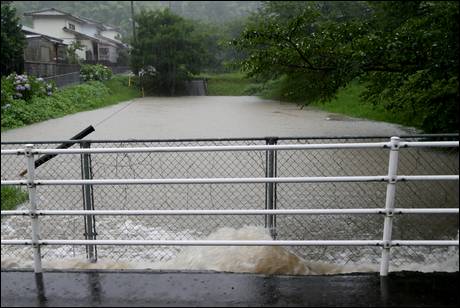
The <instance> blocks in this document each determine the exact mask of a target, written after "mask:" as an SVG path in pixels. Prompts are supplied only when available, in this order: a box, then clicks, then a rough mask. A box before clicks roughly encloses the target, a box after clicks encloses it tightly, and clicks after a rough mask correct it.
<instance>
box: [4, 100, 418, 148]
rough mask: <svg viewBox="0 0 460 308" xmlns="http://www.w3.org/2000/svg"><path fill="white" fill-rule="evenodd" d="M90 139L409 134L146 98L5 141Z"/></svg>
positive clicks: (265, 108) (288, 110)
mask: <svg viewBox="0 0 460 308" xmlns="http://www.w3.org/2000/svg"><path fill="white" fill-rule="evenodd" d="M89 125H93V126H94V127H95V129H96V131H95V132H94V133H92V134H91V135H90V136H89V137H88V138H87V139H129V138H135V139H156V138H204V137H210V138H212V137H216V138H222V137H264V136H344V135H350V136H351V135H360V136H363V135H371V136H372V135H375V136H377V135H400V134H408V133H410V131H409V130H408V129H405V128H402V127H400V126H398V125H394V124H388V123H384V122H375V121H367V120H361V119H355V118H349V117H346V116H342V115H337V114H331V113H327V112H323V111H319V110H316V109H313V108H308V107H307V108H304V109H300V108H299V107H298V106H296V105H294V104H288V103H282V102H278V101H270V100H263V99H260V98H257V97H253V96H234V97H232V96H195V97H193V96H189V97H173V98H165V97H146V98H140V99H135V100H133V101H128V102H123V103H120V104H117V105H114V106H110V107H107V108H102V109H98V110H93V111H86V112H80V113H77V114H73V115H69V116H65V117H62V118H58V119H53V120H48V121H45V122H41V123H37V124H33V125H29V126H27V127H22V128H18V129H12V130H9V131H6V132H3V133H2V134H1V138H2V141H19V140H31V141H32V140H53V139H55V140H63V139H68V138H70V137H71V136H73V135H75V134H76V133H77V132H79V131H81V130H82V129H83V128H85V127H87V126H89Z"/></svg>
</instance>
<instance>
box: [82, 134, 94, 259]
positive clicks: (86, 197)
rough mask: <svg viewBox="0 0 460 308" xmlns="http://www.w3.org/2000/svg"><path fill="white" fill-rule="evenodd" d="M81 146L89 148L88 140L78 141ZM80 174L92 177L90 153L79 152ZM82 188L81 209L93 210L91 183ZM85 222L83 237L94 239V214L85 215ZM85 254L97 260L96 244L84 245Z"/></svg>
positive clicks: (86, 177) (85, 177) (88, 177)
mask: <svg viewBox="0 0 460 308" xmlns="http://www.w3.org/2000/svg"><path fill="white" fill-rule="evenodd" d="M80 147H81V148H90V147H91V144H90V143H89V142H82V143H80ZM81 175H82V179H83V180H91V179H92V178H93V173H92V166H91V154H81ZM82 190H83V209H84V210H89V211H91V210H94V197H93V186H92V185H91V184H84V185H82ZM84 222H85V239H87V240H95V239H96V235H97V233H96V219H95V217H94V215H86V216H85V217H84ZM86 256H87V258H88V259H89V260H90V262H93V263H94V262H96V261H97V249H96V245H86Z"/></svg>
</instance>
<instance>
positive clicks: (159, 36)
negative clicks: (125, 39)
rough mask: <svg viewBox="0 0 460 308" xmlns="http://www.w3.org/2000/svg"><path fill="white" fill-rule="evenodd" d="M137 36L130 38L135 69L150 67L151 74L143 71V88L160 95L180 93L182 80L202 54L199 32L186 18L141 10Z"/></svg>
mask: <svg viewBox="0 0 460 308" xmlns="http://www.w3.org/2000/svg"><path fill="white" fill-rule="evenodd" d="M136 21H137V25H138V26H137V31H136V33H137V39H136V41H135V42H133V50H132V53H131V55H132V66H133V68H134V71H135V72H138V71H141V69H143V71H146V70H147V68H148V67H151V69H153V70H154V71H155V74H147V75H145V74H143V76H142V77H144V78H141V82H142V87H143V88H144V90H145V92H146V93H148V94H150V93H152V94H160V95H175V94H177V93H180V91H181V90H182V89H181V87H183V81H185V80H188V79H190V78H191V77H192V75H193V74H197V73H198V72H199V71H200V69H201V67H202V64H203V59H205V58H206V54H205V48H204V46H203V42H204V40H203V37H202V35H201V34H200V33H199V32H197V31H194V26H193V24H192V23H191V22H190V21H187V20H185V19H183V18H182V17H180V16H177V15H174V14H172V13H171V12H170V11H169V10H164V11H160V12H158V11H157V12H147V11H142V12H141V13H140V14H139V15H138V16H137V17H136Z"/></svg>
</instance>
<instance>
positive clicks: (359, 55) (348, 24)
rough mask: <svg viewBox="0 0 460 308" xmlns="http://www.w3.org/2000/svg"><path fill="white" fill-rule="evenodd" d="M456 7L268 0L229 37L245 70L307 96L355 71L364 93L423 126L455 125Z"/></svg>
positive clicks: (326, 94) (324, 96)
mask: <svg viewBox="0 0 460 308" xmlns="http://www.w3.org/2000/svg"><path fill="white" fill-rule="evenodd" d="M458 15H459V4H458V3H457V2H453V1H440V2H428V1H404V2H400V1H392V2H386V1H372V2H370V4H369V5H363V3H360V4H359V5H356V4H355V5H353V6H349V7H347V6H343V5H342V3H341V2H326V1H324V2H295V1H286V3H284V1H270V2H268V3H265V4H264V6H263V8H262V10H261V11H260V12H259V13H258V14H255V15H253V16H252V17H251V19H250V22H249V23H248V24H247V26H246V29H245V31H243V33H242V34H241V36H240V38H239V39H238V40H235V41H234V42H233V43H234V45H235V46H236V47H237V48H239V49H240V50H242V51H245V52H246V53H247V57H246V58H245V59H244V60H243V61H242V62H241V65H242V68H243V70H245V71H246V72H248V74H249V75H250V76H256V77H259V78H262V79H264V80H272V79H276V78H281V80H283V81H284V82H285V88H284V89H283V91H285V92H286V93H287V94H290V93H292V95H293V96H294V98H297V99H300V97H295V96H296V95H297V96H298V93H301V94H302V99H303V102H304V103H306V104H308V103H311V102H313V101H318V100H329V99H331V98H332V97H334V95H335V94H336V93H337V91H338V89H339V88H341V87H344V86H346V85H347V84H348V83H349V82H350V81H352V80H354V79H356V78H360V79H361V80H362V81H364V82H365V85H366V88H367V90H366V92H365V93H364V98H365V99H366V100H367V101H369V102H371V103H374V104H384V105H385V106H386V108H388V109H390V110H393V111H395V112H403V113H406V114H407V115H408V116H411V117H413V118H414V121H413V122H414V123H416V124H417V125H418V126H419V127H421V128H423V129H424V130H426V131H429V132H443V131H457V130H458V103H459V99H458V98H459V97H458V45H459V43H458V35H459V33H458V32H459V31H458V18H459V16H458Z"/></svg>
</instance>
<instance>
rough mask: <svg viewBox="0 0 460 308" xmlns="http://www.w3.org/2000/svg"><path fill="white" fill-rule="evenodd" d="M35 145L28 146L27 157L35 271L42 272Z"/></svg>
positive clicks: (26, 149) (26, 148)
mask: <svg viewBox="0 0 460 308" xmlns="http://www.w3.org/2000/svg"><path fill="white" fill-rule="evenodd" d="M33 148H34V146H33V144H27V145H26V147H25V155H26V159H27V189H28V191H29V203H30V218H31V220H32V221H31V222H32V247H33V249H34V271H35V273H36V274H37V273H41V272H42V257H41V251H40V244H39V243H38V241H39V240H40V225H39V221H38V215H37V187H36V184H35V158H34V154H33V153H32V150H33Z"/></svg>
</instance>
